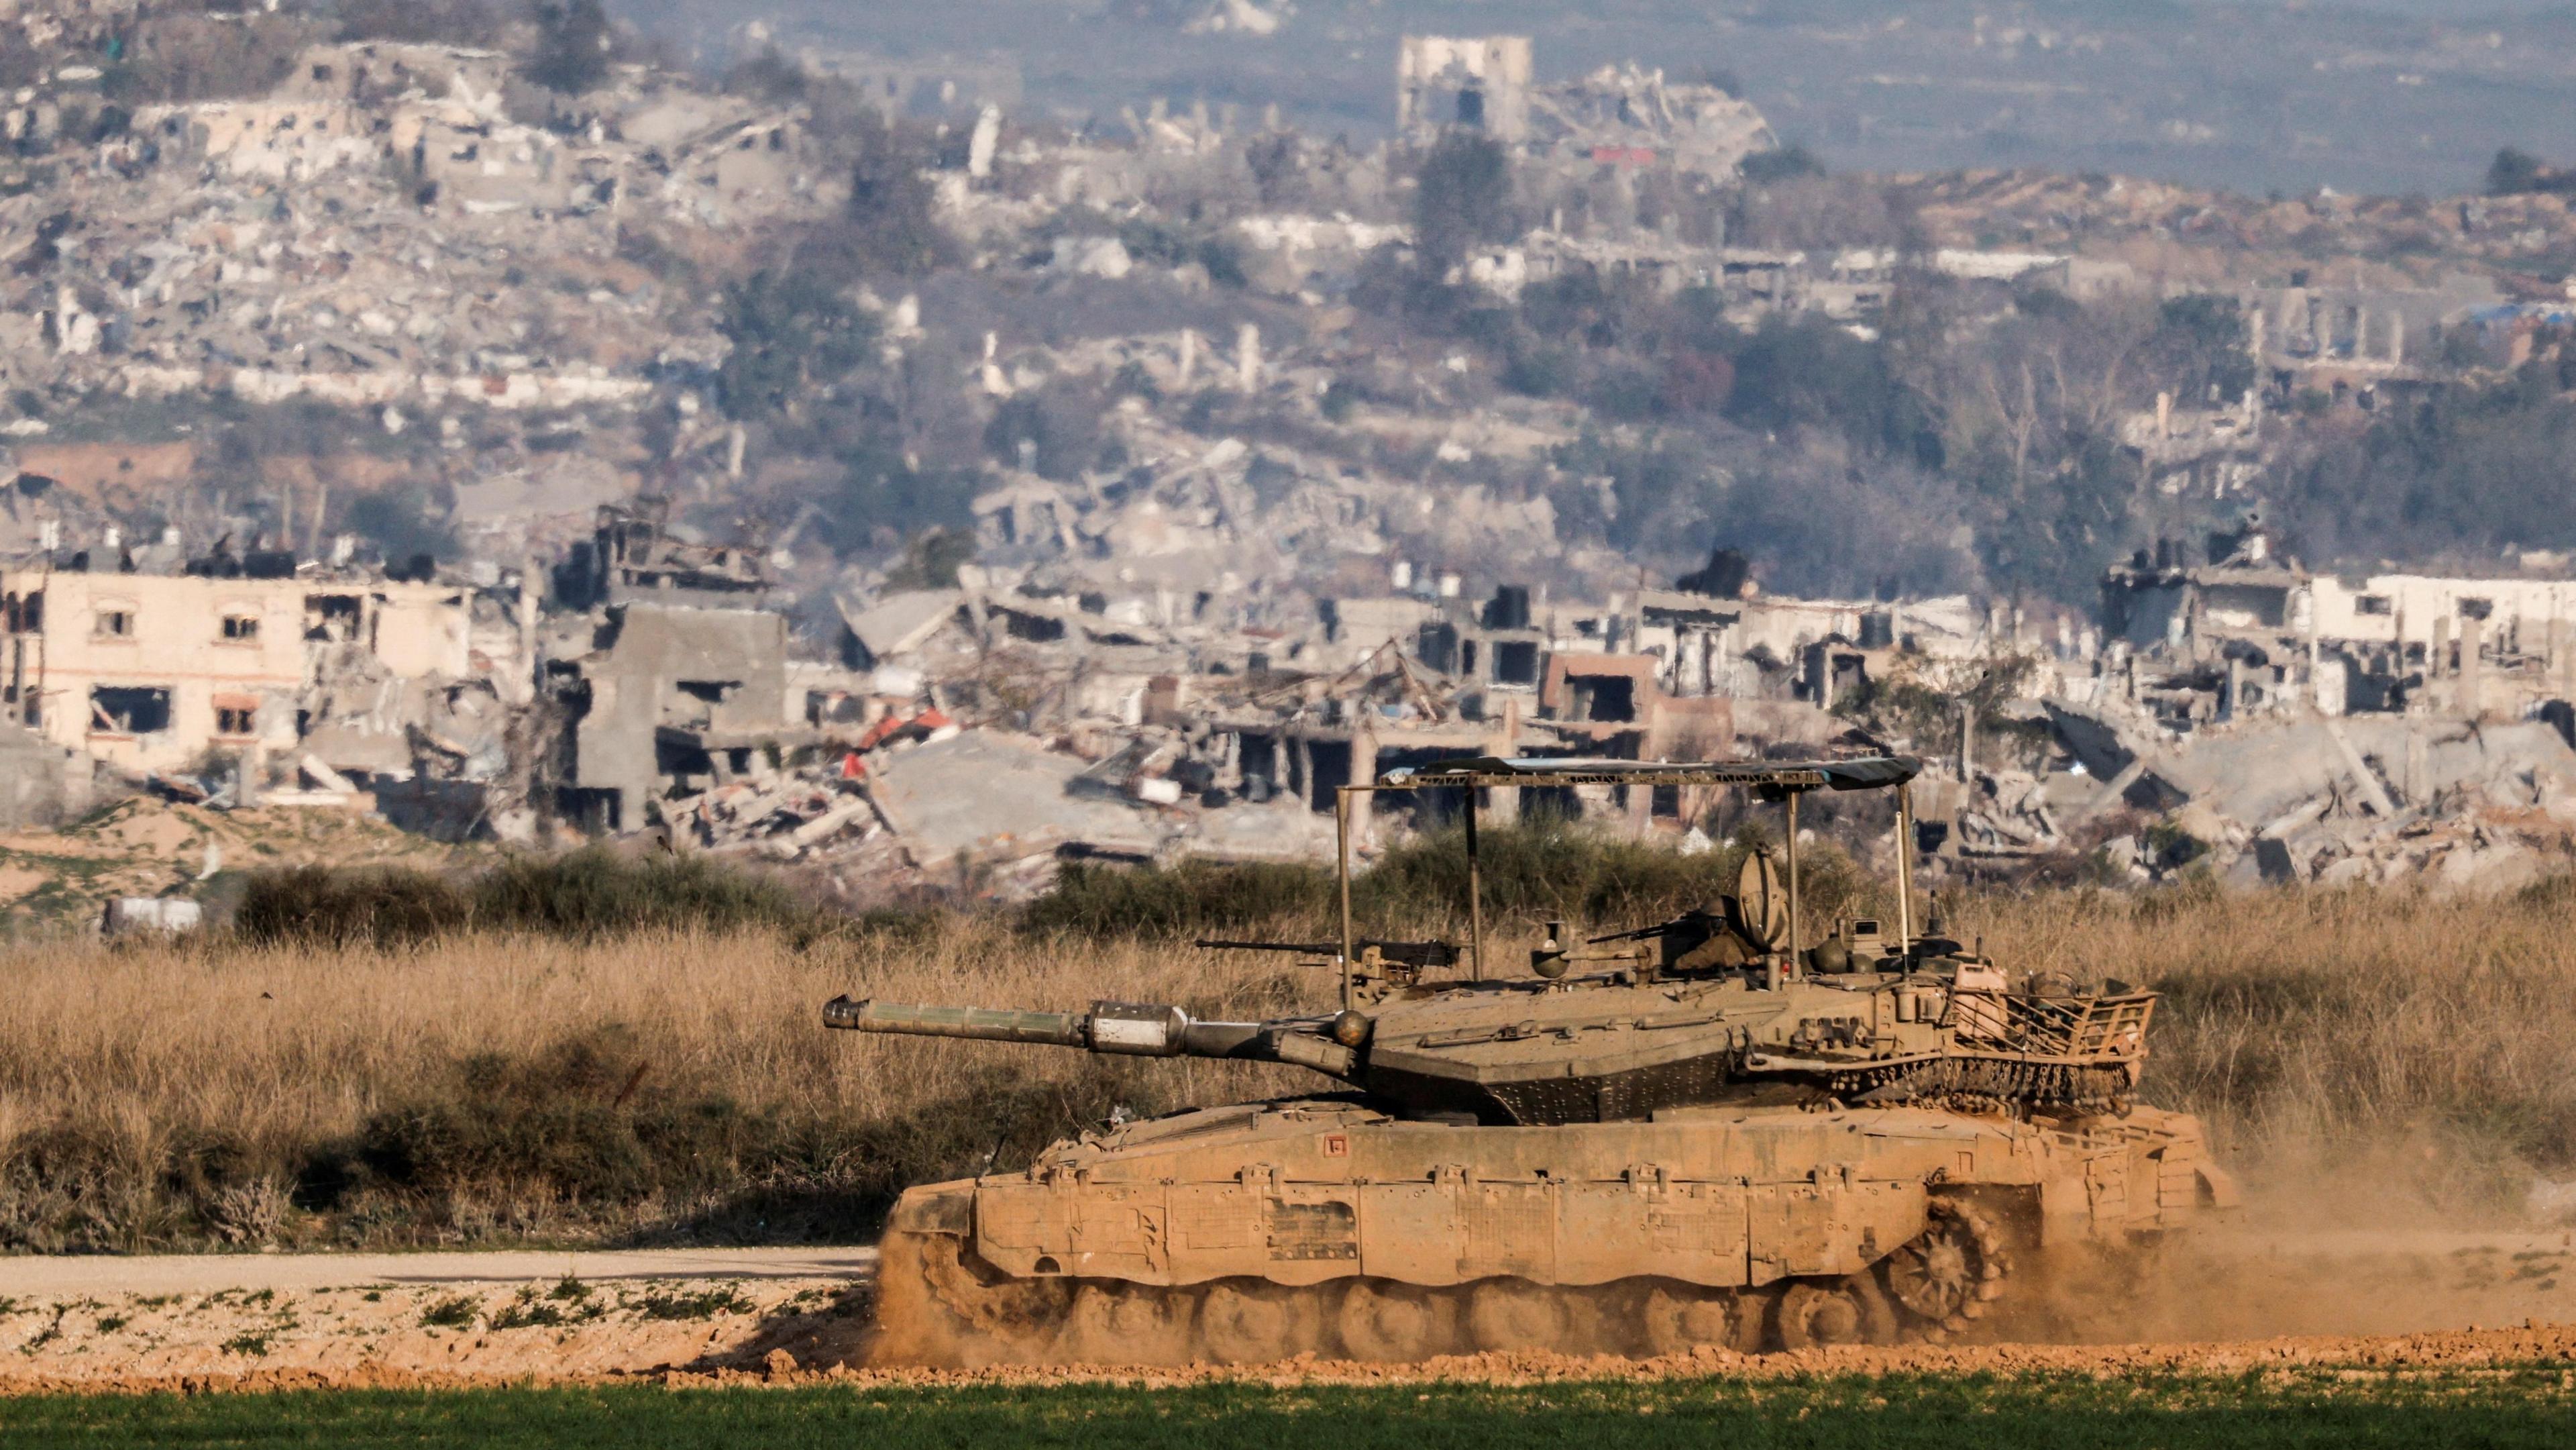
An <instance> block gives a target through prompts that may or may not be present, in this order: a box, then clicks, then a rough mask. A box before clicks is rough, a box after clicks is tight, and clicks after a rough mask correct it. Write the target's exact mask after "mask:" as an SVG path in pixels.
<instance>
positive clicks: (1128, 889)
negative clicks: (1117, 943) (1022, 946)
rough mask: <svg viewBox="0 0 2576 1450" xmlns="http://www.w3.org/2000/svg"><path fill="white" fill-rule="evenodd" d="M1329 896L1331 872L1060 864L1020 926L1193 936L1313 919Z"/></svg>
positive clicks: (1195, 864)
mask: <svg viewBox="0 0 2576 1450" xmlns="http://www.w3.org/2000/svg"><path fill="white" fill-rule="evenodd" d="M1332 894H1333V875H1332V872H1331V871H1329V870H1327V869H1325V868H1324V867H1320V866H1310V865H1300V864H1268V863H1246V864H1240V865H1236V864H1220V863H1217V862H1213V861H1200V860H1186V861H1182V862H1179V863H1177V864H1175V865H1171V866H1141V867H1128V866H1100V865H1093V864H1089V863H1086V862H1079V861H1077V862H1072V863H1069V864H1067V865H1066V866H1065V867H1064V869H1063V871H1062V872H1061V873H1060V874H1059V875H1058V876H1057V877H1056V883H1055V889H1054V890H1052V891H1049V892H1048V893H1047V894H1046V895H1044V896H1041V897H1039V898H1038V899H1037V900H1035V901H1033V902H1031V903H1029V905H1028V907H1027V909H1026V910H1025V911H1024V912H1023V913H1022V916H1021V924H1022V925H1023V926H1024V927H1026V928H1027V929H1028V930H1030V931H1035V932H1056V931H1063V932H1073V933H1076V934H1079V935H1083V936H1093V937H1115V936H1143V937H1192V936H1205V935H1208V934H1210V933H1212V932H1229V931H1241V930H1246V929H1249V928H1252V927H1258V926H1271V925H1275V924H1278V923H1281V922H1285V921H1289V920H1296V919H1302V918H1312V917H1314V916H1316V915H1318V914H1320V913H1321V912H1323V911H1324V910H1325V909H1326V906H1327V904H1328V903H1329V902H1330V901H1331V899H1332Z"/></svg>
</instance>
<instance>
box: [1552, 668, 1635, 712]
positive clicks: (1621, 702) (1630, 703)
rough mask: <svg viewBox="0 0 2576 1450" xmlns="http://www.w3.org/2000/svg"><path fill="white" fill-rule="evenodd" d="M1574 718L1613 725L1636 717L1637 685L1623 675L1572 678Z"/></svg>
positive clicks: (1578, 676) (1577, 676)
mask: <svg viewBox="0 0 2576 1450" xmlns="http://www.w3.org/2000/svg"><path fill="white" fill-rule="evenodd" d="M1568 683H1570V684H1571V685H1572V686H1573V687H1574V718H1575V719H1577V720H1599V721H1608V722H1612V723H1617V722H1621V721H1628V720H1634V719H1636V718H1637V682H1636V681H1635V680H1632V679H1630V678H1628V677H1627V676H1626V675H1576V676H1575V677H1574V678H1573V679H1572V680H1571V681H1569V682H1568Z"/></svg>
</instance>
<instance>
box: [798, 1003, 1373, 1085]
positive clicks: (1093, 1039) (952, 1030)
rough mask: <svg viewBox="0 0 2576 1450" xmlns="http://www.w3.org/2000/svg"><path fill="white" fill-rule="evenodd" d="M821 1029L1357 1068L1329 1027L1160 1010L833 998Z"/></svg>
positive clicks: (1342, 1070)
mask: <svg viewBox="0 0 2576 1450" xmlns="http://www.w3.org/2000/svg"><path fill="white" fill-rule="evenodd" d="M823 1025H824V1026H826V1027H839V1028H844V1029H847V1030H849V1031H852V1032H888V1033H899V1034H903V1035H907V1036H913V1037H964V1038H971V1039H976V1040H980V1041H985V1042H1030V1043H1036V1044H1038V1045H1040V1046H1043V1047H1079V1048H1081V1049H1083V1050H1085V1051H1087V1052H1097V1053H1105V1054H1110V1055H1114V1056H1120V1057H1232V1058H1241V1059H1245V1060H1248V1061H1253V1062H1286V1063H1294V1064H1295V1065H1297V1066H1299V1067H1309V1068H1313V1069H1314V1070H1315V1071H1317V1072H1320V1073H1325V1074H1327V1075H1329V1076H1333V1077H1347V1076H1349V1075H1350V1073H1351V1072H1352V1070H1353V1069H1354V1068H1355V1067H1356V1065H1357V1063H1358V1054H1357V1053H1356V1052H1355V1051H1354V1050H1353V1049H1352V1047H1350V1046H1348V1045H1345V1044H1344V1043H1342V1042H1338V1041H1335V1040H1334V1039H1333V1038H1332V1037H1331V1036H1328V1035H1327V1032H1328V1031H1329V1030H1330V1024H1326V1023H1310V1022H1302V1021H1289V1022H1201V1021H1199V1020H1197V1019H1195V1018H1193V1017H1191V1016H1190V1014H1189V1013H1187V1012H1184V1011H1182V1010H1181V1009H1180V1008H1178V1007H1172V1006H1165V1005H1162V1004H1160V1003H1139V1002H1094V1003H1092V1004H1091V1010H1090V1011H1088V1012H1012V1011H1006V1010H1002V1009H998V1008H992V1007H919V1006H910V1005H906V1004H903V1003H898V1002H877V1001H870V1000H864V999H861V1000H853V999H851V998H848V997H835V998H833V999H832V1000H831V1001H829V1002H826V1003H824V1004H823Z"/></svg>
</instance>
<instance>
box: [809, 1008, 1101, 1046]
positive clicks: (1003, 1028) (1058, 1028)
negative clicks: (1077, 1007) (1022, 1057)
mask: <svg viewBox="0 0 2576 1450" xmlns="http://www.w3.org/2000/svg"><path fill="white" fill-rule="evenodd" d="M823 1025H824V1026H826V1027H845V1028H848V1029H850V1030H851V1031H853V1032H901V1033H909V1034H912V1035H914V1036H919V1037H972V1038H977V1039H980V1040H982V1041H985V1042H1036V1043H1042V1044H1044V1045H1046V1046H1049V1047H1089V1046H1090V1045H1091V1043H1090V1041H1089V1039H1087V1038H1086V1037H1085V1036H1084V1035H1083V1018H1082V1015H1081V1014H1080V1013H1077V1012H1009V1011H1004V1010H1001V1009H999V1008H993V1007H907V1006H904V1005H902V1004H900V1003H895V1002H874V1001H860V1002H853V1001H851V1000H850V999H849V998H847V997H835V998H833V999H832V1000H831V1001H829V1002H827V1003H825V1004H823Z"/></svg>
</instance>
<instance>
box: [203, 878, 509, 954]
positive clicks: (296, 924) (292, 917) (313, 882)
mask: <svg viewBox="0 0 2576 1450" xmlns="http://www.w3.org/2000/svg"><path fill="white" fill-rule="evenodd" d="M471 909H472V908H471V903H470V901H469V899H468V898H467V896H466V894H465V892H464V891H462V890H460V889H459V888H458V887H457V886H456V885H455V884H454V883H452V882H450V881H448V880H446V879H445V878H444V877H441V876H437V875H435V874H432V873H430V872H427V871H419V870H413V869H411V868H408V867H399V866H379V867H361V868H356V869H343V868H338V867H331V866H295V867H287V868H283V869H276V870H262V871H255V872H252V873H251V875H250V877H249V879H248V881H247V882H245V884H244V887H243V892H242V901H241V906H240V908H239V909H238V910H237V911H236V912H235V913H234V915H233V930H234V931H235V932H237V933H238V934H240V935H241V936H242V937H243V938H245V939H247V940H249V941H253V942H259V943H279V942H295V943H300V944H305V945H310V946H317V947H351V946H378V947H388V946H400V945H404V944H407V943H412V942H421V941H427V940H429V939H431V938H433V937H437V936H442V935H444V934H446V933H448V932H452V931H456V930H459V929H461V928H462V927H463V926H464V925H465V923H466V920H467V918H468V916H469V915H470V912H471Z"/></svg>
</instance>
